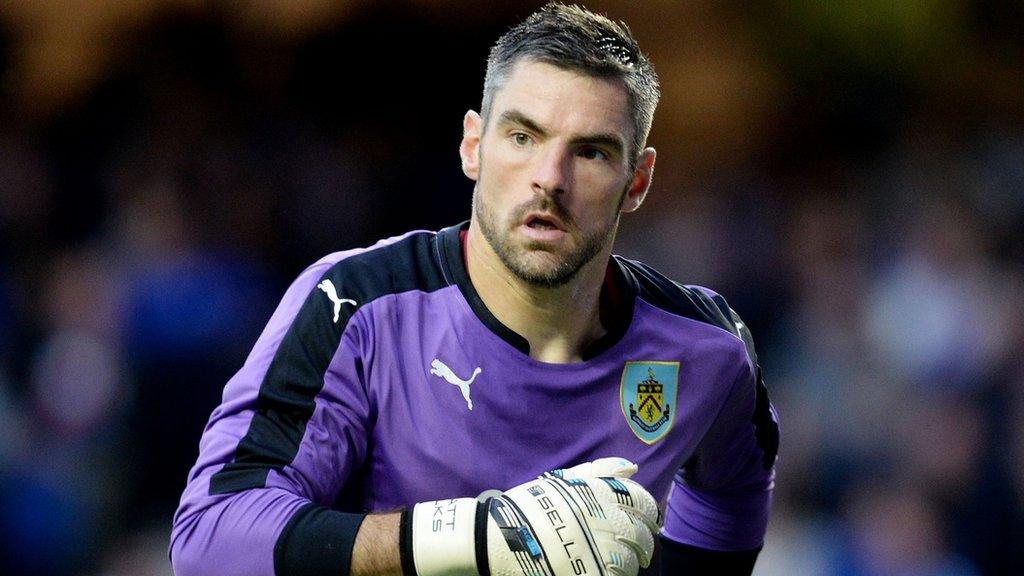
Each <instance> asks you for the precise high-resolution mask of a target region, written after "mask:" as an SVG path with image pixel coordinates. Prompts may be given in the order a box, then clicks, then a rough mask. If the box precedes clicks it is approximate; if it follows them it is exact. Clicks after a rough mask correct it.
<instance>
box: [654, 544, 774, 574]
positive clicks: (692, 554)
mask: <svg viewBox="0 0 1024 576" xmlns="http://www.w3.org/2000/svg"><path fill="white" fill-rule="evenodd" d="M660 539H661V574H663V575H664V576H678V575H679V574H687V575H689V574H692V575H693V576H704V575H706V576H749V575H750V573H751V572H753V571H754V563H755V562H756V561H757V555H758V554H759V553H760V552H761V547H760V546H759V547H757V548H754V549H753V550H741V551H738V552H724V551H719V550H706V549H704V548H697V547H696V546H690V545H688V544H681V543H679V542H676V541H674V540H670V539H668V538H665V537H664V536H661V538H660Z"/></svg>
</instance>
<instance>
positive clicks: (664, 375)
mask: <svg viewBox="0 0 1024 576" xmlns="http://www.w3.org/2000/svg"><path fill="white" fill-rule="evenodd" d="M678 384H679V362H626V367H625V368H624V369H623V370H622V384H621V386H620V387H619V402H620V404H621V406H622V415H623V416H625V417H626V423H627V424H629V428H630V429H631V430H632V431H633V433H634V434H636V437H637V438H639V439H641V440H643V441H644V442H646V443H648V444H654V443H655V442H657V441H658V440H661V439H662V438H664V437H665V434H667V433H668V431H669V429H670V428H672V422H673V421H674V419H675V415H676V411H677V409H678V408H677V406H676V405H675V404H676V391H677V389H678V387H679V386H678Z"/></svg>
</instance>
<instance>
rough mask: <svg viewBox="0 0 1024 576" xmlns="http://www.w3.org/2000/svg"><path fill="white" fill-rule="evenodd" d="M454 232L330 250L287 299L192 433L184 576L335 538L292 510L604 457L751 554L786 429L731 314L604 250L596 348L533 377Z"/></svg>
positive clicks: (452, 491)
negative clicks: (606, 309)
mask: <svg viewBox="0 0 1024 576" xmlns="http://www.w3.org/2000/svg"><path fill="white" fill-rule="evenodd" d="M465 226H466V224H463V225H461V226H456V227H452V228H447V229H445V230H442V231H440V232H438V233H433V232H425V231H418V232H411V233H409V234H406V235H404V236H401V237H398V238H392V239H389V240H385V241H381V242H379V243H377V244H376V245H374V246H372V247H370V248H367V249H360V250H351V251H346V252H339V253H335V254H332V255H330V256H327V257H325V258H323V259H322V260H320V261H319V262H317V263H315V264H313V265H312V266H310V267H309V268H307V269H306V270H305V271H304V272H303V273H302V274H301V275H300V276H299V278H298V279H297V280H296V281H295V282H294V283H293V284H292V286H291V287H290V288H289V289H288V291H287V293H286V294H285V296H284V298H283V300H282V301H281V303H280V305H279V306H278V308H277V310H276V311H275V312H274V314H273V316H272V317H271V319H270V322H269V323H268V324H267V327H266V329H265V330H264V331H263V334H262V335H261V336H260V338H259V339H258V340H257V342H256V345H255V347H254V348H253V350H252V352H251V353H250V355H249V357H248V358H247V359H246V361H245V364H244V365H243V366H242V368H241V369H240V370H239V371H238V373H237V374H236V375H235V376H234V377H233V378H232V379H231V380H230V381H229V382H228V383H227V385H226V386H225V388H224V394H223V401H222V403H221V404H220V406H218V407H217V408H216V409H215V410H214V411H213V414H212V415H211V417H210V421H209V423H208V424H207V426H206V430H205V431H204V433H203V437H202V440H201V442H200V452H199V458H198V461H197V462H196V465H195V467H193V468H192V470H191V472H190V474H189V477H188V485H187V487H186V488H185V491H184V494H183V495H182V498H181V503H180V506H179V508H178V511H177V513H176V514H175V517H174V526H173V532H172V540H171V556H172V560H173V562H174V565H175V569H176V570H178V571H179V573H187V572H190V570H189V567H197V566H199V567H206V568H207V570H209V569H210V568H209V567H210V566H215V567H216V569H215V570H214V572H215V573H217V574H224V575H231V574H248V575H272V574H275V566H276V568H277V570H278V571H277V574H281V573H283V572H284V570H282V569H281V565H282V563H283V562H285V559H282V558H281V555H282V553H281V549H282V541H284V540H287V541H288V542H289V543H290V549H291V550H303V549H310V548H309V547H304V546H303V544H304V542H305V541H307V540H317V541H319V542H321V543H323V542H326V543H327V544H324V546H326V547H328V548H329V547H330V545H331V539H332V537H333V535H332V534H331V530H332V529H333V528H332V526H335V524H332V523H331V522H330V521H326V520H324V521H320V522H319V523H312V524H311V523H310V522H304V523H303V522H298V523H297V522H292V520H293V517H295V516H297V512H298V511H299V510H300V509H310V508H311V507H313V508H316V509H317V510H320V511H321V512H324V511H326V512H324V514H338V512H333V511H341V512H360V513H366V512H384V511H394V510H397V509H400V508H403V507H407V506H410V505H412V504H415V503H417V502H422V501H428V500H437V499H444V498H454V497H464V496H477V495H479V494H480V493H482V492H484V491H486V490H490V489H499V490H501V489H508V488H511V487H512V486H515V485H517V484H520V483H522V482H525V481H527V480H529V479H531V478H534V477H536V476H537V475H539V474H541V473H543V472H545V471H547V470H551V469H555V468H562V467H568V466H572V465H574V464H579V463H581V462H586V461H589V460H594V459H596V458H600V457H604V456H622V457H625V458H628V459H630V460H632V461H634V462H636V463H637V464H638V465H639V471H638V472H637V474H636V476H635V477H634V479H635V480H637V481H638V482H639V483H640V484H642V485H643V486H644V487H646V488H647V489H648V490H649V491H650V492H651V494H653V495H654V497H655V498H656V499H657V500H659V502H660V503H661V504H662V506H663V509H664V511H665V524H664V527H663V529H662V534H663V535H664V536H665V537H667V538H670V539H672V540H674V541H677V542H681V543H685V544H689V545H692V546H697V547H701V548H707V549H712V550H748V549H752V548H756V547H758V546H760V545H761V544H762V542H763V538H764V533H765V528H766V525H767V521H768V512H769V507H770V501H771V491H772V486H773V476H774V472H773V463H774V459H775V453H776V450H777V445H778V427H777V424H776V417H775V413H774V409H773V408H772V407H771V405H770V403H769V401H768V397H767V392H766V391H765V388H764V385H763V383H762V381H761V378H760V370H759V368H758V365H757V361H756V356H755V354H754V350H753V345H752V342H751V338H750V333H749V331H747V329H746V327H745V326H744V325H743V323H742V322H741V321H740V319H739V317H738V316H737V315H736V314H735V313H734V312H733V311H732V310H731V309H730V308H729V307H728V305H727V304H726V303H725V301H724V299H722V297H721V296H719V295H717V294H715V293H714V292H711V291H709V290H706V289H703V288H697V287H686V286H682V285H679V284H676V283H674V282H672V281H671V280H669V279H667V278H665V277H664V276H662V275H660V274H659V273H657V272H656V271H654V270H652V269H651V268H650V267H647V266H645V265H643V264H641V263H638V262H635V261H631V260H627V259H624V258H621V257H618V256H615V257H613V258H612V259H611V261H610V263H609V275H608V276H609V279H610V281H609V282H606V286H605V288H604V291H603V292H602V299H603V301H605V302H608V301H609V300H612V301H614V302H616V305H615V306H613V307H610V308H613V309H614V314H610V315H608V318H604V316H605V315H603V317H602V320H603V321H605V325H606V327H607V328H608V334H607V335H606V336H605V337H603V338H601V339H600V340H599V341H597V342H595V343H594V344H593V345H592V346H590V347H589V349H588V350H586V351H585V354H584V360H583V361H582V362H579V363H573V364H549V363H545V362H540V361H537V360H534V359H532V358H530V356H529V345H528V343H527V342H526V340H525V339H524V338H522V337H521V336H519V335H518V334H516V333H515V332H513V331H511V330H510V329H509V328H507V327H506V326H504V325H502V324H501V323H500V322H499V321H498V320H497V319H496V318H495V317H494V315H493V314H492V313H491V312H490V311H489V310H488V309H487V307H486V306H485V305H484V303H483V301H482V300H481V299H480V296H479V295H478V294H477V292H476V290H475V289H474V287H473V285H472V283H471V282H470V279H469V275H468V273H467V271H466V267H465V263H464V259H463V251H462V243H461V241H460V230H462V229H464V228H465ZM326 517H327V516H323V518H326ZM275 551H276V553H275Z"/></svg>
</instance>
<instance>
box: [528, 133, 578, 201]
mask: <svg viewBox="0 0 1024 576" xmlns="http://www.w3.org/2000/svg"><path fill="white" fill-rule="evenodd" d="M546 148H547V149H546V150H544V151H543V153H541V154H538V155H537V164H536V167H535V170H534V173H533V188H534V191H536V192H543V193H544V194H562V193H564V192H565V191H566V190H568V189H569V185H570V183H571V180H572V162H571V160H572V157H571V155H570V154H568V151H567V150H566V149H565V147H564V146H559V145H557V144H555V143H551V145H550V146H547V147H546Z"/></svg>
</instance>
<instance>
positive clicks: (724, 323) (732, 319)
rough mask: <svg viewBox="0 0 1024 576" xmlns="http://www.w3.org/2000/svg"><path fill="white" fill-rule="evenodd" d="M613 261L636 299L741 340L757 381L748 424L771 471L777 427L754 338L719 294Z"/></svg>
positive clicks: (636, 264)
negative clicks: (708, 292)
mask: <svg viewBox="0 0 1024 576" xmlns="http://www.w3.org/2000/svg"><path fill="white" fill-rule="evenodd" d="M614 259H615V260H616V261H617V262H618V263H619V265H620V266H621V267H622V270H623V274H624V276H625V278H626V281H627V282H630V283H632V284H633V286H634V287H635V290H636V292H637V294H638V297H640V298H643V299H644V300H645V301H647V302H649V303H651V304H652V305H654V306H657V307H658V308H661V309H662V310H665V311H666V312H669V313H671V314H676V315H678V316H683V317H685V318H690V319H691V320H697V321H699V322H705V323H707V324H711V325H713V326H717V327H719V328H722V329H723V330H726V331H728V332H730V333H732V334H734V335H735V336H736V337H738V338H740V339H741V340H742V341H743V344H744V345H745V346H746V349H747V355H748V356H749V357H750V363H751V365H753V367H754V371H755V375H756V379H757V383H756V394H757V396H756V399H755V404H754V414H753V416H752V417H751V421H752V422H753V424H754V428H755V438H756V440H757V445H758V447H759V448H761V451H762V452H763V453H764V457H763V459H762V465H763V466H764V468H765V469H766V470H770V469H771V467H772V466H773V465H774V464H775V457H776V455H777V454H778V451H779V426H778V424H776V423H775V421H774V420H773V419H772V414H771V401H770V400H769V398H768V388H767V387H766V386H765V384H764V380H763V379H762V377H761V366H760V364H758V362H757V352H755V350H754V339H753V336H752V335H751V334H750V330H749V329H748V328H747V326H746V324H744V323H743V321H742V320H740V317H739V315H738V314H736V312H735V311H733V309H732V308H730V307H729V304H728V303H727V302H726V301H725V298H723V297H722V296H720V295H715V296H710V295H708V294H706V293H704V292H702V291H700V290H697V289H696V288H691V287H689V286H683V285H680V284H678V283H676V282H673V281H672V280H669V279H668V278H666V277H665V276H663V275H662V274H660V273H659V272H657V271H656V270H654V269H653V268H651V267H650V266H647V265H646V264H643V263H641V262H637V261H635V260H628V259H626V258H621V257H619V256H615V257H614ZM699 453H700V446H698V447H697V449H696V450H695V451H694V454H695V455H697V454H699Z"/></svg>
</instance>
